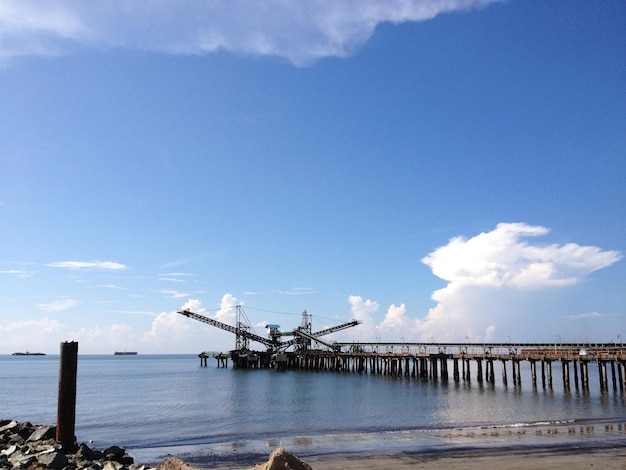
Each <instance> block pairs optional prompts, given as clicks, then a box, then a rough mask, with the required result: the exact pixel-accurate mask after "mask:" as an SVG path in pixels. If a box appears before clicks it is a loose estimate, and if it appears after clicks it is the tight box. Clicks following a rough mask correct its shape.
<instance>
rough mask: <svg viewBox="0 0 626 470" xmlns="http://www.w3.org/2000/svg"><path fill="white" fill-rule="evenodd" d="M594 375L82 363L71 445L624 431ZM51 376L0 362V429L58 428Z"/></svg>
mask: <svg viewBox="0 0 626 470" xmlns="http://www.w3.org/2000/svg"><path fill="white" fill-rule="evenodd" d="M522 364H523V363H522ZM594 369H595V368H594V367H593V365H590V367H589V370H590V387H589V389H588V390H581V389H577V388H575V387H574V384H573V383H572V384H571V387H570V390H565V389H564V388H563V384H562V380H561V370H560V365H559V364H558V363H553V371H552V373H553V377H554V380H553V387H552V388H544V387H543V386H542V385H541V380H539V382H540V383H539V384H538V386H537V387H533V385H532V382H531V380H530V368H528V370H525V369H524V368H522V377H523V380H522V385H521V386H512V385H510V384H509V386H508V387H507V386H505V385H503V384H502V383H501V381H498V380H497V379H496V384H493V385H491V384H487V383H486V382H485V383H479V382H478V381H477V380H476V379H474V378H473V380H472V381H470V382H459V383H455V382H454V381H453V380H450V381H447V382H446V381H442V380H439V381H429V380H423V379H415V378H409V377H389V376H378V375H368V374H357V373H352V372H344V373H337V372H329V371H325V372H323V371H322V372H311V371H296V370H288V371H284V372H277V371H274V370H272V369H251V370H241V369H239V370H237V369H233V368H226V369H224V368H217V364H216V362H215V361H213V360H212V359H209V366H208V367H201V366H200V361H199V359H198V357H197V356H195V355H137V356H113V355H110V356H101V355H94V356H91V355H79V358H78V373H77V397H76V437H77V440H78V442H91V443H92V444H91V445H92V446H95V447H98V448H100V449H103V448H105V447H108V446H110V445H120V446H123V447H126V448H127V449H129V451H131V453H132V454H133V455H134V456H135V457H136V458H138V460H142V458H143V459H144V461H146V460H145V459H148V460H150V459H152V458H158V457H159V456H160V455H165V454H168V453H169V454H175V455H182V454H184V455H186V456H188V457H190V459H193V458H194V456H195V457H197V460H199V461H201V460H202V458H201V457H202V456H203V455H204V456H207V455H209V454H210V455H217V454H222V455H226V454H228V453H229V452H230V453H232V452H233V451H237V450H238V451H239V453H240V454H241V453H245V452H249V453H263V452H264V451H265V450H264V449H265V448H272V447H276V446H278V445H283V446H285V445H288V446H290V447H291V448H293V447H296V448H298V449H300V454H303V453H304V454H306V453H316V452H318V453H323V452H333V451H336V450H337V448H338V447H341V449H342V451H345V450H346V449H348V450H354V451H355V452H358V451H360V450H363V449H370V450H371V449H372V447H376V446H389V445H394V444H395V445H397V444H398V443H402V442H405V441H407V440H409V441H410V443H411V445H412V446H415V445H418V446H419V445H424V446H427V445H428V446H432V445H437V443H438V442H439V441H438V439H437V436H441V435H444V434H445V435H447V436H448V437H449V436H452V435H457V436H463V432H465V431H463V430H472V429H483V430H484V429H503V430H504V429H509V430H510V429H516V428H523V427H525V426H532V425H536V424H537V423H543V424H546V425H568V426H578V425H581V426H582V425H583V424H584V423H586V422H595V423H622V422H624V423H626V408H625V396H624V392H623V391H620V390H619V387H618V389H617V390H613V388H612V387H610V388H609V391H605V392H602V391H601V390H600V388H599V385H598V383H599V380H598V379H597V371H595V370H594ZM58 373H59V356H58V355H56V356H1V355H0V419H15V420H18V421H30V422H32V423H34V424H55V423H56V408H57V400H58ZM572 382H573V381H572ZM625 426H626V425H625ZM620 428H621V425H620ZM467 432H469V431H467ZM509 432H510V431H509ZM455 433H456V434H455ZM482 434H483V435H486V434H488V433H484V432H483V433H482ZM491 434H493V433H491ZM621 437H622V438H623V437H624V436H623V435H622V436H621ZM489 440H490V439H486V441H489Z"/></svg>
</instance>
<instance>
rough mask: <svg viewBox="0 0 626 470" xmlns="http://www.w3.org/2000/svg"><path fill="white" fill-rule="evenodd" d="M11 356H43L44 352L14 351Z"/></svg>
mask: <svg viewBox="0 0 626 470" xmlns="http://www.w3.org/2000/svg"><path fill="white" fill-rule="evenodd" d="M13 356H45V354H44V353H32V352H28V351H26V352H25V353H23V352H14V353H13Z"/></svg>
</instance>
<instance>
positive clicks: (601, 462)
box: [203, 443, 626, 470]
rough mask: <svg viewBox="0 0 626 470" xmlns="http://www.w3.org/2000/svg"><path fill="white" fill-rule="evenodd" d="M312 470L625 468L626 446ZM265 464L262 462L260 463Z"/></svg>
mask: <svg viewBox="0 0 626 470" xmlns="http://www.w3.org/2000/svg"><path fill="white" fill-rule="evenodd" d="M303 460H305V461H306V463H308V464H309V465H310V466H311V467H312V468H313V470H357V469H360V470H384V469H416V468H417V469H428V470H444V469H445V470H479V469H480V470H484V469H511V470H513V469H517V470H531V469H533V470H534V469H539V468H543V469H550V470H574V469H626V443H625V445H623V446H617V447H586V448H575V447H546V448H540V447H532V448H525V449H473V450H456V451H450V452H439V453H425V454H420V453H402V454H392V455H384V454H375V455H362V454H359V455H325V456H321V457H311V458H308V459H303ZM259 463H262V462H259ZM252 467H253V465H251V464H250V463H245V464H244V463H243V462H242V463H240V464H232V463H231V464H226V465H218V466H210V465H207V466H203V468H212V469H215V470H243V469H246V470H247V469H250V468H252Z"/></svg>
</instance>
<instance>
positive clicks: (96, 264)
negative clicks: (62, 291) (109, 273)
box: [46, 261, 126, 271]
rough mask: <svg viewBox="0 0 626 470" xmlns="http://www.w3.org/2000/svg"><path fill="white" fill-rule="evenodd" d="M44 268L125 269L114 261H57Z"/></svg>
mask: <svg viewBox="0 0 626 470" xmlns="http://www.w3.org/2000/svg"><path fill="white" fill-rule="evenodd" d="M46 266H50V267H52V268H66V269H101V270H113V271H117V270H121V269H126V266H124V265H123V264H120V263H116V262H114V261H59V262H56V263H48V264H47V265H46Z"/></svg>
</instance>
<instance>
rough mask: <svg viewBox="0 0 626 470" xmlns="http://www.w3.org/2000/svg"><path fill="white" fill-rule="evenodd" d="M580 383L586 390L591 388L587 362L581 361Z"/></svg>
mask: <svg viewBox="0 0 626 470" xmlns="http://www.w3.org/2000/svg"><path fill="white" fill-rule="evenodd" d="M580 381H581V383H582V387H583V388H584V389H588V388H589V370H588V368H587V361H580Z"/></svg>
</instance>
